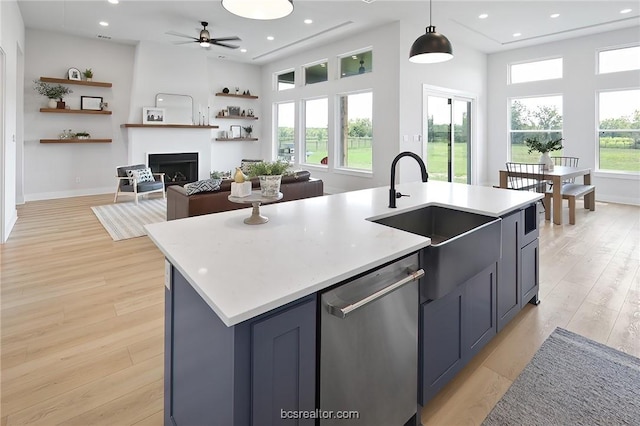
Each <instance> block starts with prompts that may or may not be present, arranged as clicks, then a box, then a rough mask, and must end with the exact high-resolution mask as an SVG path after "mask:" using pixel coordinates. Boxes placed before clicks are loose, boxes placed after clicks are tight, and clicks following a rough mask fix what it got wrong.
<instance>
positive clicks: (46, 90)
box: [33, 80, 73, 109]
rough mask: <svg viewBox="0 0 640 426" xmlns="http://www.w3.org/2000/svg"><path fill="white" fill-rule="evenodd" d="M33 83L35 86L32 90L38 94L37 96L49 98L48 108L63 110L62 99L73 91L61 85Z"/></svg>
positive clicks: (42, 82) (36, 81) (41, 82)
mask: <svg viewBox="0 0 640 426" xmlns="http://www.w3.org/2000/svg"><path fill="white" fill-rule="evenodd" d="M34 82H35V86H34V87H33V88H34V89H35V91H36V92H38V94H40V95H42V96H46V97H47V98H49V108H60V109H64V107H65V104H64V101H63V99H64V97H65V96H66V95H68V94H69V93H73V90H71V89H69V88H68V87H66V86H63V85H62V84H49V83H45V82H44V81H38V80H35V81H34ZM56 101H57V102H56Z"/></svg>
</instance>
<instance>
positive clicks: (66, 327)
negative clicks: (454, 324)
mask: <svg viewBox="0 0 640 426" xmlns="http://www.w3.org/2000/svg"><path fill="white" fill-rule="evenodd" d="M109 202H111V198H110V196H91V197H78V198H70V199H63V200H50V201H41V202H31V203H28V204H26V205H24V206H20V207H19V209H18V210H19V220H18V223H17V224H16V226H15V229H14V230H13V232H12V234H11V236H10V238H9V241H8V242H7V243H6V244H4V245H0V255H1V261H2V263H1V267H2V269H1V272H0V279H1V283H0V284H1V305H0V306H1V318H0V319H1V324H0V330H1V333H2V336H1V355H2V357H1V362H2V364H1V374H2V386H1V391H2V393H1V403H2V405H1V411H0V419H1V423H0V426H5V425H23V424H40V425H56V424H65V425H83V426H86V425H96V424H104V425H117V426H125V425H161V424H162V422H163V415H162V398H163V389H162V380H163V372H162V368H163V360H162V356H163V297H164V285H163V273H164V266H163V256H162V254H161V253H160V252H159V251H158V250H157V248H156V247H155V246H154V245H153V243H151V241H150V240H149V239H148V238H147V237H141V238H134V239H130V240H124V241H118V242H114V241H112V240H111V238H110V237H109V235H108V234H107V232H106V231H105V230H104V229H103V228H102V226H101V225H100V223H99V222H98V220H97V219H96V218H95V216H94V215H93V213H92V211H91V209H90V208H89V207H90V206H96V205H100V204H107V203H109ZM578 204H579V207H580V208H579V209H578V210H579V211H578V212H577V225H575V226H571V225H564V226H554V225H550V224H549V223H548V222H547V223H546V224H544V222H542V223H543V229H542V233H541V278H542V279H541V299H542V304H540V305H539V306H537V307H534V306H531V305H530V306H527V308H526V309H524V310H523V311H522V312H521V313H520V315H519V316H518V317H517V318H516V319H514V320H513V321H512V322H511V324H509V326H507V328H506V329H505V330H503V331H502V332H501V333H500V334H499V335H498V336H497V337H496V338H494V339H493V341H492V342H491V343H490V344H489V345H488V346H487V347H486V348H485V349H484V350H483V351H482V352H481V353H480V354H478V356H477V357H476V358H475V359H474V360H473V361H472V363H471V364H470V365H469V366H467V368H465V369H464V370H463V371H462V372H461V373H460V374H459V375H458V377H457V378H456V379H454V380H453V381H452V382H451V383H450V384H449V385H448V386H447V387H446V388H445V389H443V391H442V392H441V393H440V394H439V395H438V396H437V397H436V398H435V399H434V400H433V401H432V402H431V403H430V404H429V405H428V406H427V407H425V408H424V410H423V412H422V421H423V423H424V424H425V425H458V424H479V423H480V422H481V421H482V420H483V419H484V417H485V416H486V414H487V413H488V412H489V411H490V410H491V408H492V407H493V405H494V404H495V403H496V402H497V401H498V400H499V399H500V397H501V396H502V394H503V393H504V392H505V391H506V390H507V388H508V387H509V385H510V384H511V382H512V381H513V380H514V379H515V378H516V377H517V375H518V374H519V373H520V371H521V370H522V368H524V366H525V365H526V364H527V362H529V360H530V359H531V357H532V356H533V354H534V353H535V351H536V350H537V349H538V348H539V346H540V344H541V343H542V342H543V341H544V339H545V338H546V337H547V336H548V335H549V334H550V333H551V332H552V331H553V329H554V328H555V327H556V326H561V327H564V328H567V329H569V330H572V331H575V332H578V333H580V334H582V335H585V336H587V337H590V338H592V339H594V340H597V341H600V342H603V343H606V344H608V345H610V346H613V347H615V348H619V349H621V350H624V351H626V352H629V353H632V354H634V355H636V356H640V272H639V268H640V208H638V207H630V206H622V205H615V204H609V205H607V204H604V203H597V207H596V211H595V212H587V211H584V210H583V209H582V206H581V203H580V202H579V203H578ZM565 210H566V209H565ZM565 216H568V213H567V212H566V211H565ZM567 219H568V217H566V218H565V220H567Z"/></svg>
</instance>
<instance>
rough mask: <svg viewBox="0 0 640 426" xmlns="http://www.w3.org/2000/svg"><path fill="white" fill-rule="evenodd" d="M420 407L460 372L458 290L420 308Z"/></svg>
mask: <svg viewBox="0 0 640 426" xmlns="http://www.w3.org/2000/svg"><path fill="white" fill-rule="evenodd" d="M420 325H421V328H422V330H421V333H420V336H421V338H422V340H421V342H420V351H421V354H420V355H421V357H420V360H419V362H420V366H421V373H422V374H421V381H422V386H421V391H422V395H420V398H419V399H420V403H421V404H422V405H424V404H425V403H426V402H427V401H428V400H429V399H431V398H432V397H433V396H434V395H435V394H436V393H438V391H439V390H440V388H442V387H443V386H444V385H445V384H447V382H448V381H449V380H451V378H453V376H454V375H455V374H456V373H457V372H458V371H459V370H460V369H461V368H462V366H463V365H462V292H461V290H460V289H459V288H458V289H456V290H454V291H453V292H451V293H449V294H448V295H446V296H445V297H443V298H441V299H437V300H433V301H431V302H428V303H425V304H423V305H422V307H421V320H420Z"/></svg>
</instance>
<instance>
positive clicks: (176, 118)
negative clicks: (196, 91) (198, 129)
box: [156, 93, 194, 124]
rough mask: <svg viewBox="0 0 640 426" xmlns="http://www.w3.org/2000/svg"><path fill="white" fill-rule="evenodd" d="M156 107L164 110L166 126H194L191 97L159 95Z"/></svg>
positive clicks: (168, 94)
mask: <svg viewBox="0 0 640 426" xmlns="http://www.w3.org/2000/svg"><path fill="white" fill-rule="evenodd" d="M156 107H158V108H164V110H165V114H164V117H165V124H194V121H193V98H192V97H191V96H188V95H176V94H171V93H158V94H157V95H156Z"/></svg>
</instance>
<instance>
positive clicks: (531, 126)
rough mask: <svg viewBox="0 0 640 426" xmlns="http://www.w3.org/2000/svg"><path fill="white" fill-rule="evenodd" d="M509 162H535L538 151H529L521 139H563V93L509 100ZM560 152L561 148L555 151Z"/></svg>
mask: <svg viewBox="0 0 640 426" xmlns="http://www.w3.org/2000/svg"><path fill="white" fill-rule="evenodd" d="M510 110H511V122H510V129H509V135H510V139H511V161H515V162H522V163H536V162H538V160H539V157H540V154H538V153H535V152H533V153H531V154H529V152H528V148H527V147H526V145H525V143H524V141H525V139H527V138H534V137H535V138H538V140H539V141H541V142H548V141H550V140H555V139H560V138H562V96H544V97H535V98H517V99H511V105H510ZM555 154H556V155H562V154H561V151H557V152H555Z"/></svg>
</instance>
